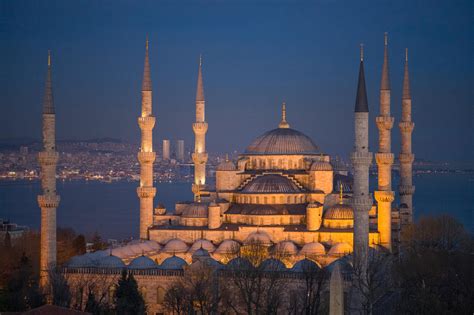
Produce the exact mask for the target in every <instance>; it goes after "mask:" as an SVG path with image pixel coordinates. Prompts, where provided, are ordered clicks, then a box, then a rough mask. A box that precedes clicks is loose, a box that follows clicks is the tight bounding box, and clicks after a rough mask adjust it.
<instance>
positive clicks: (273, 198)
mask: <svg viewBox="0 0 474 315" xmlns="http://www.w3.org/2000/svg"><path fill="white" fill-rule="evenodd" d="M272 203H273V204H275V203H276V197H275V196H273V197H272Z"/></svg>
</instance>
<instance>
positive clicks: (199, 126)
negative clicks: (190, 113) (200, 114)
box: [193, 122, 208, 135]
mask: <svg viewBox="0 0 474 315" xmlns="http://www.w3.org/2000/svg"><path fill="white" fill-rule="evenodd" d="M207 128H208V125H207V122H195V123H193V131H194V133H195V134H197V135H203V134H205V133H206V132H207Z"/></svg>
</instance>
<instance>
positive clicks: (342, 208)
mask: <svg viewBox="0 0 474 315" xmlns="http://www.w3.org/2000/svg"><path fill="white" fill-rule="evenodd" d="M324 219H341V220H351V219H354V210H353V209H352V207H351V206H350V205H346V204H336V205H334V206H332V207H330V208H329V209H327V210H326V212H324Z"/></svg>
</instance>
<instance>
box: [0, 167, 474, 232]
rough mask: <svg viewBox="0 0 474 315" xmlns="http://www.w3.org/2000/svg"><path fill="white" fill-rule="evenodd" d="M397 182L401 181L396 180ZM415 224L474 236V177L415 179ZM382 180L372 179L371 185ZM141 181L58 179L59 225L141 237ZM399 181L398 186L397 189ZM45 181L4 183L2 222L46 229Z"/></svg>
mask: <svg viewBox="0 0 474 315" xmlns="http://www.w3.org/2000/svg"><path fill="white" fill-rule="evenodd" d="M394 181H396V179H394ZM413 181H414V185H415V186H416V191H415V194H414V198H413V204H414V211H415V220H416V219H418V218H420V217H421V216H426V215H439V214H449V215H452V216H454V217H455V218H457V219H458V220H459V221H460V222H462V223H463V224H464V226H465V228H466V230H468V231H469V232H470V233H474V217H473V214H474V174H473V173H467V174H466V173H431V174H421V175H416V176H414V178H413ZM375 183H376V178H371V186H372V188H373V186H374V185H375ZM137 185H138V182H127V181H118V182H112V183H105V182H98V181H58V183H57V190H58V192H59V195H60V196H61V202H60V205H59V208H58V210H57V224H58V226H60V227H65V228H66V227H70V228H73V229H74V230H75V231H76V232H77V233H82V234H84V235H86V236H91V235H92V234H93V233H95V232H98V233H99V234H100V235H101V236H102V237H103V238H104V239H116V240H123V239H130V238H137V237H138V226H139V201H138V197H137V193H136V187H137ZM155 186H156V188H157V195H156V197H155V204H157V203H162V204H164V205H165V206H166V208H167V209H169V210H173V209H174V204H175V202H177V201H184V200H191V199H192V192H191V183H156V184H155ZM393 187H397V183H396V182H394V186H393ZM39 193H40V182H39V181H24V180H16V181H1V182H0V219H7V220H10V221H11V222H13V223H16V224H18V225H26V226H28V227H29V228H30V229H38V228H39V225H40V209H39V207H38V204H37V201H36V200H37V199H36V198H37V195H38V194H39Z"/></svg>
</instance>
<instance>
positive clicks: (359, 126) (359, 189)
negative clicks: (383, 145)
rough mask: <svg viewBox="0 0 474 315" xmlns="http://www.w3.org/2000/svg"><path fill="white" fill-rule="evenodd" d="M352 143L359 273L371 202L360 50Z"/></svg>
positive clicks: (366, 109) (365, 248) (363, 260)
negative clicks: (353, 139)
mask: <svg viewBox="0 0 474 315" xmlns="http://www.w3.org/2000/svg"><path fill="white" fill-rule="evenodd" d="M354 131H355V143H354V151H353V152H352V153H351V162H352V166H353V168H354V188H353V195H352V206H353V209H354V265H355V267H356V268H359V269H360V270H361V271H362V272H364V271H365V270H367V254H368V248H369V210H370V208H371V207H372V199H371V197H370V195H369V166H370V163H371V162H372V153H371V152H369V105H368V102H367V92H366V88H365V75H364V50H363V46H362V45H361V49H360V66H359V83H358V85H357V96H356V102H355V128H354Z"/></svg>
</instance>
